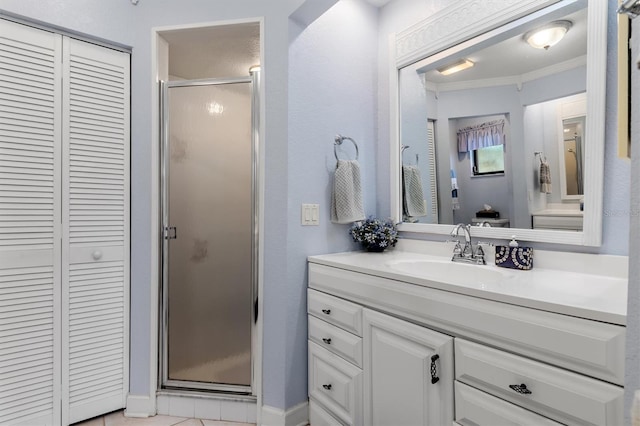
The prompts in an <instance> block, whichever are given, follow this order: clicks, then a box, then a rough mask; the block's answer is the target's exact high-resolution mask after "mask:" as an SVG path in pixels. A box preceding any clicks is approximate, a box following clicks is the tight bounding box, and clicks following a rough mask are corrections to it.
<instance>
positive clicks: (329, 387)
mask: <svg viewBox="0 0 640 426" xmlns="http://www.w3.org/2000/svg"><path fill="white" fill-rule="evenodd" d="M322 387H323V388H325V389H326V390H331V385H330V384H329V385H322Z"/></svg>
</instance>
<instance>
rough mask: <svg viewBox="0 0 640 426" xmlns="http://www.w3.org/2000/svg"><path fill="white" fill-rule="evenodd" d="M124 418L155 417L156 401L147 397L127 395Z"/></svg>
mask: <svg viewBox="0 0 640 426" xmlns="http://www.w3.org/2000/svg"><path fill="white" fill-rule="evenodd" d="M124 415H125V416H126V417H151V416H155V415H156V399H155V397H154V398H150V397H149V395H131V394H129V395H127V407H126V408H125V410H124Z"/></svg>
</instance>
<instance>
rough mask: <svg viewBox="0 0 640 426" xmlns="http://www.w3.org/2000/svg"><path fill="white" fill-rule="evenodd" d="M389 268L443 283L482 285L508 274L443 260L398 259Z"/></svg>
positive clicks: (503, 277)
mask: <svg viewBox="0 0 640 426" xmlns="http://www.w3.org/2000/svg"><path fill="white" fill-rule="evenodd" d="M387 266H388V267H389V268H390V269H393V270H396V271H398V272H402V273H405V274H410V275H415V276H419V277H421V278H426V279H431V280H435V281H441V282H445V283H460V284H466V285H473V286H474V287H475V286H479V287H483V286H485V285H490V284H497V283H500V282H501V281H504V279H505V278H507V277H508V276H509V274H508V273H507V272H502V271H500V270H498V269H497V268H495V267H491V266H484V265H469V264H465V263H456V262H451V261H444V260H431V259H429V260H398V261H394V262H389V263H388V264H387Z"/></svg>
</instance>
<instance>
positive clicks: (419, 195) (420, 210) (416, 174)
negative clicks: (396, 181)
mask: <svg viewBox="0 0 640 426" xmlns="http://www.w3.org/2000/svg"><path fill="white" fill-rule="evenodd" d="M402 183H403V185H402V189H403V192H404V194H403V197H402V198H403V201H404V214H405V215H407V216H409V217H421V216H426V215H427V210H426V208H425V205H424V192H423V191H422V178H421V176H420V169H419V168H418V167H416V166H402Z"/></svg>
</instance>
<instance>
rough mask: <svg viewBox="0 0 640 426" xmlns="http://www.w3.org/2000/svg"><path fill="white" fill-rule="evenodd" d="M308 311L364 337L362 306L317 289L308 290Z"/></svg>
mask: <svg viewBox="0 0 640 426" xmlns="http://www.w3.org/2000/svg"><path fill="white" fill-rule="evenodd" d="M307 311H308V312H309V314H311V315H313V316H315V317H318V318H321V319H323V320H324V321H326V322H329V323H331V324H333V325H337V326H338V327H340V328H343V329H345V330H347V331H349V332H351V333H353V334H356V335H358V336H360V337H362V307H361V306H359V305H356V304H355V303H351V302H347V301H346V300H342V299H338V298H337V297H334V296H330V295H328V294H326V293H321V292H319V291H315V290H308V292H307Z"/></svg>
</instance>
